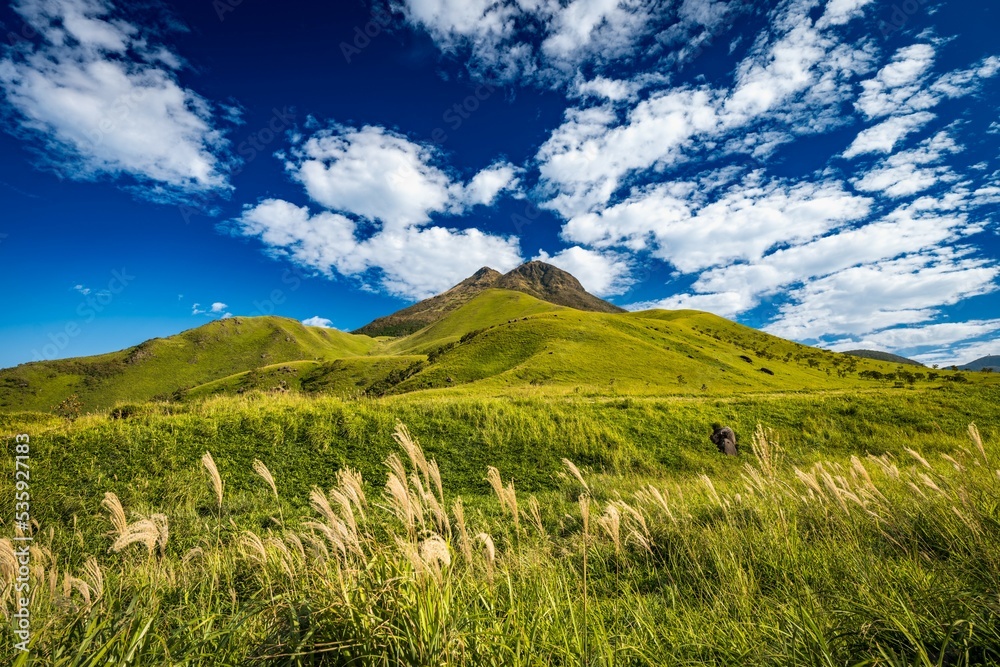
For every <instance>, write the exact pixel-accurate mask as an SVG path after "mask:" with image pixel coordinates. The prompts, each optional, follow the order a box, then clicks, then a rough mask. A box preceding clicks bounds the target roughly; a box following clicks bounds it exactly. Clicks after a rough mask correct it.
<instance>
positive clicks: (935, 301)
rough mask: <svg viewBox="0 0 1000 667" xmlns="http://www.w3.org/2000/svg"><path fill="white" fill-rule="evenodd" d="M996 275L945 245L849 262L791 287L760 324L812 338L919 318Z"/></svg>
mask: <svg viewBox="0 0 1000 667" xmlns="http://www.w3.org/2000/svg"><path fill="white" fill-rule="evenodd" d="M998 275H1000V268H998V267H997V266H996V265H995V264H993V263H991V262H989V261H987V260H983V259H976V258H972V257H967V256H964V255H963V253H962V252H961V251H958V250H952V249H947V248H939V249H936V250H933V251H930V252H924V253H915V254H912V255H908V256H905V257H901V258H898V259H892V260H887V261H883V262H876V263H872V264H867V265H864V266H858V267H851V268H849V269H844V270H843V271H838V272H837V273H834V274H832V275H830V276H827V277H825V278H821V279H819V280H815V281H812V282H810V283H807V284H806V285H803V286H802V287H800V288H798V289H795V290H792V291H791V293H790V294H789V297H790V299H791V303H790V304H789V305H785V306H782V307H781V310H780V313H779V316H778V318H777V319H776V320H775V321H774V322H772V323H771V324H769V325H768V326H767V327H765V328H766V330H767V331H770V332H771V333H774V334H777V335H779V336H784V337H786V338H794V339H796V340H810V339H812V340H815V339H818V338H820V337H822V336H828V335H836V334H843V335H850V334H855V335H859V334H866V333H869V332H872V331H878V330H879V329H884V328H887V327H891V326H893V325H900V324H917V323H925V322H928V321H929V320H932V319H934V318H935V317H937V316H938V315H940V308H941V307H943V306H948V305H954V304H956V303H958V302H959V301H962V300H964V299H967V298H970V297H973V296H979V295H982V294H987V293H989V292H993V291H995V290H996V288H997V285H996V283H995V281H996V278H997V276H998Z"/></svg>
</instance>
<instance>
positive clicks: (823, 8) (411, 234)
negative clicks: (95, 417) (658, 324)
mask: <svg viewBox="0 0 1000 667" xmlns="http://www.w3.org/2000/svg"><path fill="white" fill-rule="evenodd" d="M0 21H2V26H0V28H2V33H3V34H4V35H5V36H6V37H5V38H4V40H3V51H2V57H0V108H2V112H0V118H2V119H3V124H4V130H5V132H4V133H3V134H2V135H0V150H2V156H3V158H4V159H3V160H0V211H2V215H0V261H2V262H3V266H4V271H3V273H2V277H0V281H3V283H4V284H3V285H2V287H3V288H4V292H5V293H6V294H8V295H9V298H10V301H12V303H8V304H7V307H6V308H5V309H4V316H3V319H2V320H0V341H2V345H0V366H10V365H15V364H18V363H22V362H27V361H32V360H38V359H51V358H59V357H69V356H80V355H85V354H95V353H99V352H105V351H110V350H114V349H119V348H122V347H126V346H129V345H133V344H136V343H138V342H140V341H142V340H145V339H147V338H150V337H154V336H165V335H170V334H172V333H176V332H178V331H181V330H183V329H187V328H191V327H194V326H198V325H201V324H204V323H206V322H207V321H210V320H211V319H214V318H221V317H227V316H230V315H244V316H249V315H259V314H278V315H283V316H287V317H293V318H296V319H299V320H304V321H308V322H310V323H317V324H325V325H330V326H335V327H337V328H341V329H348V330H349V329H352V328H355V327H358V326H361V325H363V324H365V323H367V322H368V321H370V320H371V319H373V318H375V317H377V316H379V315H383V314H387V313H389V312H391V311H393V310H395V309H398V308H400V307H402V306H404V305H406V304H407V303H411V302H413V301H414V300H416V299H419V298H423V297H426V296H429V295H431V294H434V293H437V292H440V291H443V290H444V289H447V288H448V287H449V286H451V285H453V284H454V283H456V282H458V281H460V280H462V279H463V278H465V277H466V276H468V275H470V274H472V273H473V272H474V271H475V270H476V269H478V268H479V267H481V266H484V265H488V266H492V267H494V268H496V269H499V270H509V269H511V268H513V267H514V266H516V265H517V264H519V263H520V262H522V261H526V260H531V259H543V260H546V261H549V262H551V263H553V264H556V265H558V266H560V267H562V268H564V269H567V270H569V271H570V272H572V273H573V274H574V275H576V276H577V277H578V278H579V279H580V280H581V281H582V282H583V284H584V286H585V287H587V288H588V289H589V290H590V291H592V292H594V293H596V294H598V295H600V296H603V297H605V298H607V299H609V300H611V301H613V302H615V303H617V304H620V305H623V306H625V307H628V308H649V307H661V308H681V307H684V308H698V309H702V310H709V311H712V312H715V313H718V314H720V315H723V316H725V317H729V318H732V319H735V320H738V321H741V322H744V323H746V324H750V325H752V326H755V327H759V328H763V329H765V330H767V331H769V332H772V333H774V334H777V335H781V336H784V337H787V338H791V339H794V340H799V341H803V342H807V343H810V344H815V345H822V346H825V347H830V348H832V349H838V350H843V349H851V348H856V347H867V348H876V349H883V350H890V351H895V352H900V353H903V354H907V355H910V356H914V357H916V358H918V359H920V360H922V361H925V362H927V363H952V362H956V361H957V362H964V361H969V360H971V359H974V358H977V357H979V356H983V355H985V354H996V353H1000V343H998V342H997V337H998V332H1000V314H998V313H1000V308H998V305H1000V293H998V292H997V286H998V281H1000V236H998V232H1000V224H998V223H1000V113H998V111H997V108H998V106H1000V105H998V102H1000V48H998V47H997V46H996V40H995V37H994V36H993V35H992V34H991V33H992V31H993V30H995V28H996V26H997V25H1000V8H996V7H992V6H990V5H989V3H972V2H959V1H950V2H948V1H945V2H934V1H932V0H927V1H923V0H906V1H905V2H899V1H897V2H883V1H879V0H827V1H826V2H822V1H818V0H816V1H809V0H791V1H788V2H781V3H767V4H766V5H765V4H764V3H745V2H720V1H712V0H673V1H661V2H651V1H649V0H562V1H557V0H461V1H460V0H380V1H379V2H375V3H366V2H360V1H359V2H351V1H345V2H339V3H323V4H322V5H320V3H309V2H284V3H277V2H265V1H263V0H261V1H252V2H251V1H244V2H235V1H232V0H217V1H215V2H207V1H199V2H174V3H172V4H171V3H159V2H154V1H152V0H149V1H144V2H140V3H128V4H127V5H126V4H125V3H113V2H111V1H110V0H45V1H43V0H19V1H16V2H14V3H13V4H12V5H11V6H9V7H6V8H4V9H3V10H2V11H0Z"/></svg>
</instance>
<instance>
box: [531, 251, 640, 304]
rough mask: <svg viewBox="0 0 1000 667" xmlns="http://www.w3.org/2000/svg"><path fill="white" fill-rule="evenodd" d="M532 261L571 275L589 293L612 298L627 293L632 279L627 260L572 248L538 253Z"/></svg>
mask: <svg viewBox="0 0 1000 667" xmlns="http://www.w3.org/2000/svg"><path fill="white" fill-rule="evenodd" d="M533 259H535V260H538V261H541V262H547V263H549V264H552V265H553V266H557V267H559V268H560V269H562V270H563V271H567V272H569V273H571V274H572V275H573V276H574V277H576V279H577V280H579V281H580V284H582V285H583V287H584V289H586V290H587V291H588V292H590V293H591V294H596V295H597V296H611V295H614V294H622V293H624V292H626V291H627V290H628V288H629V287H630V286H631V285H632V284H633V282H634V280H633V279H632V275H631V267H630V264H629V260H628V258H627V257H625V256H623V255H621V254H618V253H609V252H597V251H594V250H587V249H586V248H581V247H580V246H573V247H570V248H566V249H565V250H561V251H560V252H558V253H556V254H555V255H550V254H549V253H547V252H545V251H544V250H540V251H539V252H538V255H537V256H536V257H534V258H533Z"/></svg>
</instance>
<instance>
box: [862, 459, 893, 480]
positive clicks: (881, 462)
mask: <svg viewBox="0 0 1000 667" xmlns="http://www.w3.org/2000/svg"><path fill="white" fill-rule="evenodd" d="M868 458H869V459H870V460H871V461H873V462H874V463H876V464H877V465H878V466H879V467H880V468H881V469H882V472H884V473H885V474H886V475H888V476H889V477H892V478H893V479H899V468H897V467H896V464H895V463H893V462H892V460H891V459H890V458H889V455H888V454H883V455H882V456H873V455H872V454H869V455H868Z"/></svg>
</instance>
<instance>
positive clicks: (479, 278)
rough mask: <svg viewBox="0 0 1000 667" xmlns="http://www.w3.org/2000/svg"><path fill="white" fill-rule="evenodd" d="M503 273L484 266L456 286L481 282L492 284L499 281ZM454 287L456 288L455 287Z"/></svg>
mask: <svg viewBox="0 0 1000 667" xmlns="http://www.w3.org/2000/svg"><path fill="white" fill-rule="evenodd" d="M502 275H503V274H502V273H500V272H499V271H497V270H496V269H492V268H490V267H488V266H484V267H483V268H481V269H479V270H478V271H476V272H475V273H473V274H472V275H471V276H469V277H468V278H466V279H465V280H463V281H462V282H460V283H459V284H458V285H456V286H455V287H458V286H459V285H480V284H489V285H492V284H493V283H495V282H496V281H497V278H499V277H500V276H502ZM452 289H454V287H453V288H452Z"/></svg>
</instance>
